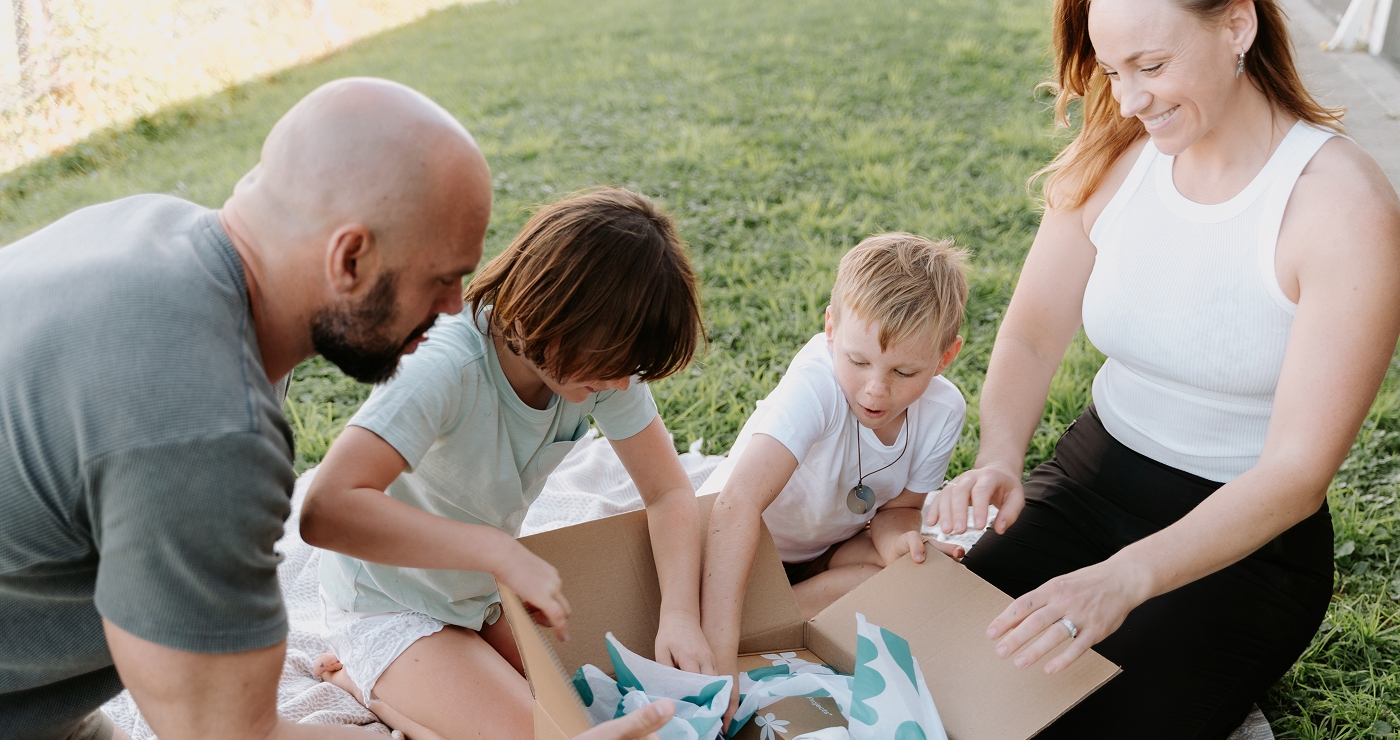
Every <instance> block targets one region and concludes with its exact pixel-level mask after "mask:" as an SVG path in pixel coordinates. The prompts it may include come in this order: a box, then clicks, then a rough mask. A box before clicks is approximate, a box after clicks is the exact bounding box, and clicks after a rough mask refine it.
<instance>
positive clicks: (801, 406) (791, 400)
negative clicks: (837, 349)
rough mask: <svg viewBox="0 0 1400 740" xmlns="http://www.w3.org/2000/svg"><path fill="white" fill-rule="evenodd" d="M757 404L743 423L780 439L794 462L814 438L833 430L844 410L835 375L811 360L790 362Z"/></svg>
mask: <svg viewBox="0 0 1400 740" xmlns="http://www.w3.org/2000/svg"><path fill="white" fill-rule="evenodd" d="M760 406H761V408H760V409H759V410H758V411H755V412H754V416H753V417H752V418H751V419H750V420H749V423H748V424H746V425H745V426H746V427H748V426H749V425H752V429H753V433H754V434H766V435H768V436H770V437H772V438H773V439H776V440H778V441H779V442H781V443H782V445H783V446H784V447H786V448H787V449H788V452H791V453H792V456H793V457H795V458H797V464H798V465H801V464H802V461H803V460H805V459H806V457H807V453H808V452H810V451H811V449H812V445H814V444H816V443H817V440H819V439H821V438H822V437H823V436H825V435H827V434H831V433H832V432H834V431H835V430H836V428H837V425H838V423H839V421H840V414H842V413H844V412H845V411H846V401H845V396H843V395H841V388H840V386H838V385H837V384H836V377H835V376H834V375H832V373H831V370H830V369H829V368H827V367H824V366H822V365H821V364H819V363H815V362H803V363H794V364H793V366H792V367H790V368H789V369H788V372H787V374H786V375H784V376H783V379H782V380H780V381H778V387H777V388H774V389H773V392H772V393H769V394H768V397H767V398H765V399H763V400H762V401H761V402H760Z"/></svg>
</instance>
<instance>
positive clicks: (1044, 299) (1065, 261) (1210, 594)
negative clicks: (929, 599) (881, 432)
mask: <svg viewBox="0 0 1400 740" xmlns="http://www.w3.org/2000/svg"><path fill="white" fill-rule="evenodd" d="M1054 14H1055V15H1054V24H1055V25H1054V32H1053V39H1054V40H1053V44H1054V55H1055V66H1056V80H1055V82H1054V86H1055V87H1056V88H1057V91H1058V99H1057V105H1056V113H1057V120H1058V121H1059V122H1060V123H1061V124H1064V125H1069V124H1068V115H1067V107H1068V105H1069V104H1070V103H1071V102H1072V101H1074V100H1080V101H1082V106H1083V110H1082V113H1083V115H1082V124H1081V126H1080V129H1079V132H1078V135H1077V137H1076V138H1075V139H1074V141H1073V142H1072V143H1070V144H1069V146H1067V147H1066V148H1065V149H1064V151H1062V152H1061V153H1060V155H1059V156H1058V157H1056V158H1055V160H1054V161H1053V162H1051V164H1050V165H1049V166H1048V167H1047V168H1046V169H1045V171H1043V172H1042V173H1041V174H1048V175H1049V177H1048V179H1047V180H1046V182H1045V201H1046V202H1045V205H1046V208H1045V214H1044V217H1043V219H1042V221H1041V225H1040V230H1039V232H1038V233H1037V235H1036V238H1035V241H1034V243H1033V245H1032V246H1031V250H1030V253H1029V255H1028V256H1027V258H1026V262H1025V266H1024V268H1023V270H1022V272H1021V278H1020V282H1019V283H1018V284H1017V287H1016V292H1015V294H1014V296H1013V297H1012V299H1011V305H1010V307H1009V308H1008V310H1007V313H1006V319H1005V321H1004V322H1003V323H1002V326H1001V328H1000V330H999V332H998V334H997V340H996V346H995V348H994V350H993V352H992V358H991V363H990V366H989V369H988V372H987V381H986V385H985V386H984V387H983V390H982V398H981V439H982V443H981V450H980V452H979V454H978V458H977V462H976V464H975V466H974V468H973V469H972V470H970V471H968V472H967V473H965V474H963V475H962V476H959V477H958V478H957V479H956V480H954V481H952V482H951V483H949V484H947V485H946V486H945V487H944V489H943V491H942V492H940V493H939V495H938V497H937V500H936V502H935V505H934V507H933V509H932V511H931V512H930V514H929V522H930V524H935V525H936V526H939V527H941V528H942V529H943V530H944V531H945V532H961V531H963V530H964V529H965V528H966V526H967V524H968V521H967V520H968V506H969V505H970V506H972V507H973V510H972V517H971V518H972V522H971V524H973V525H974V526H976V527H981V526H983V525H984V523H985V519H986V515H987V514H986V512H987V505H988V504H989V503H990V504H995V505H996V506H998V507H999V509H1000V512H999V514H998V515H997V520H996V522H995V523H994V526H993V531H991V532H988V533H987V535H985V536H984V537H983V539H982V540H981V541H980V542H979V543H978V544H977V545H976V546H974V547H973V548H972V550H971V551H970V552H969V554H968V556H967V558H966V560H965V561H964V562H965V563H966V565H967V566H968V567H969V568H970V569H971V570H972V571H974V572H976V573H978V574H979V575H981V576H982V577H983V578H986V579H987V580H989V581H991V582H992V583H993V584H995V585H997V586H998V587H1000V588H1001V589H1002V590H1004V591H1006V592H1008V593H1010V594H1011V595H1013V596H1014V597H1016V599H1015V601H1014V602H1013V603H1012V605H1011V606H1010V607H1008V608H1007V609H1006V611H1005V612H1003V613H1002V614H1001V615H1000V616H999V617H998V618H997V619H996V620H994V621H993V622H992V623H991V625H990V626H989V627H988V630H987V633H988V636H989V637H990V638H991V639H993V640H995V641H996V642H995V650H996V653H997V655H999V656H1001V657H1003V658H1006V659H1009V660H1013V661H1014V662H1015V664H1016V665H1017V666H1020V667H1022V668H1025V667H1029V666H1031V665H1033V664H1035V663H1036V662H1037V661H1038V660H1039V659H1040V658H1042V657H1044V656H1046V655H1049V654H1051V653H1052V652H1053V651H1055V650H1056V649H1058V648H1061V647H1062V648H1063V649H1062V650H1060V651H1059V652H1058V654H1055V655H1053V656H1052V657H1051V659H1050V660H1048V661H1047V662H1045V664H1044V670H1045V671H1046V672H1048V673H1055V672H1056V671H1059V670H1062V669H1064V668H1065V667H1066V666H1068V665H1069V664H1070V663H1072V662H1073V661H1074V660H1075V659H1076V658H1078V657H1079V656H1080V655H1082V654H1083V653H1084V652H1085V651H1086V650H1088V649H1089V648H1090V647H1094V648H1095V649H1096V650H1098V651H1099V652H1100V653H1101V654H1103V655H1104V656H1105V657H1107V658H1108V659H1110V660H1112V661H1114V662H1115V663H1117V664H1119V665H1121V666H1122V667H1123V673H1122V674H1121V675H1119V676H1118V677H1117V678H1114V679H1113V680H1112V681H1110V682H1109V683H1108V684H1107V685H1105V686H1104V687H1103V688H1102V689H1100V690H1099V691H1097V692H1096V693H1094V694H1092V695H1091V696H1090V697H1089V698H1088V699H1086V700H1085V701H1084V702H1083V703H1081V704H1080V705H1079V706H1078V707H1076V708H1075V709H1073V710H1071V711H1070V712H1069V713H1067V714H1066V715H1065V716H1064V717H1062V718H1061V720H1060V721H1058V722H1056V723H1055V724H1054V725H1052V726H1051V727H1050V728H1049V729H1047V730H1046V732H1045V734H1043V735H1042V737H1062V736H1063V737H1075V738H1091V737H1123V736H1132V737H1134V738H1142V737H1171V738H1197V737H1199V738H1222V737H1225V736H1226V735H1228V734H1229V733H1230V731H1231V730H1233V729H1234V728H1235V727H1237V726H1239V724H1240V723H1241V721H1242V720H1243V719H1244V717H1245V715H1246V714H1247V713H1248V711H1249V708H1250V705H1251V703H1253V702H1254V701H1256V700H1258V699H1259V698H1261V697H1262V696H1263V694H1264V693H1265V692H1266V691H1267V690H1268V688H1269V686H1271V685H1272V684H1273V683H1274V682H1275V681H1277V680H1278V678H1279V677H1280V676H1282V675H1283V674H1284V672H1285V671H1287V670H1288V668H1289V666H1291V665H1292V664H1293V661H1295V660H1296V659H1297V658H1298V655H1299V654H1301V653H1302V651H1303V650H1304V649H1305V648H1306V647H1307V646H1308V643H1309V641H1310V640H1311V639H1312V636H1313V635H1314V634H1315V633H1316V631H1317V627H1318V624H1319V623H1320V622H1321V621H1322V619H1323V616H1324V614H1325V613H1326V609H1327V604H1328V602H1329V600H1330V598H1331V591H1332V528H1331V519H1330V516H1329V514H1328V510H1327V505H1326V493H1327V487H1328V484H1329V482H1330V481H1331V479H1332V476H1333V475H1334V474H1335V473H1336V472H1337V469H1338V467H1339V466H1340V465H1341V463H1342V461H1343V460H1344V459H1345V457H1346V455H1347V451H1348V450H1349V449H1350V447H1351V443H1352V440H1353V439H1354V438H1355V436H1356V432H1357V430H1358V429H1359V428H1360V426H1361V422H1362V421H1363V420H1364V419H1365V417H1366V413H1367V410H1368V409H1369V408H1370V405H1371V402H1372V400H1373V399H1374V398H1375V395H1376V392H1377V390H1378V389H1379V387H1380V383H1381V380H1382V378H1383V377H1384V376H1385V373H1386V369H1387V367H1388V366H1389V364H1390V359H1391V355H1392V352H1393V351H1394V349H1395V342H1396V337H1397V335H1400V200H1398V199H1397V198H1396V193H1395V190H1394V189H1393V188H1392V187H1391V185H1390V183H1389V182H1388V181H1387V180H1386V178H1385V176H1384V174H1383V173H1382V172H1381V170H1380V168H1379V167H1378V166H1377V165H1376V163H1375V161H1374V160H1372V159H1371V157H1370V156H1369V155H1367V154H1366V153H1365V152H1364V151H1363V150H1362V149H1361V148H1360V147H1358V146H1357V145H1356V144H1355V143H1354V142H1352V141H1351V140H1349V139H1347V138H1346V137H1345V136H1343V135H1342V128H1341V120H1340V115H1341V112H1340V111H1333V110H1328V109H1325V108H1323V107H1321V106H1320V105H1318V103H1317V102H1316V101H1315V100H1313V98H1312V97H1311V96H1310V95H1309V94H1308V92H1307V90H1306V89H1305V88H1304V87H1303V84H1302V82H1301V80H1300V79H1299V77H1298V73H1297V71H1296V69H1295V68H1294V64H1293V60H1292V54H1291V50H1290V41H1289V38H1288V32H1287V27H1286V25H1285V20H1284V17H1283V14H1282V12H1281V11H1280V9H1279V7H1278V5H1277V3H1276V2H1275V0H1093V1H1092V2H1090V0H1057V2H1056V3H1055V11H1054ZM1081 325H1082V326H1083V327H1084V330H1085V333H1086V334H1087V336H1088V338H1089V339H1090V341H1092V342H1093V344H1094V345H1095V346H1096V347H1097V348H1098V349H1099V350H1100V351H1101V352H1103V353H1104V354H1105V355H1106V356H1107V358H1108V359H1107V361H1106V362H1105V363H1104V365H1103V367H1102V368H1101V369H1100V371H1099V373H1098V375H1097V376H1096V377H1095V379H1094V386H1093V403H1092V404H1090V406H1089V407H1088V408H1087V409H1086V410H1085V411H1084V413H1083V414H1082V415H1081V416H1080V417H1079V418H1078V419H1077V420H1076V421H1075V423H1074V424H1072V425H1071V426H1070V428H1069V429H1068V430H1067V431H1066V432H1065V434H1064V436H1063V437H1061V439H1060V441H1059V443H1058V444H1057V446H1056V451H1055V457H1054V458H1053V459H1051V460H1050V461H1048V462H1046V463H1045V464H1043V465H1041V466H1039V467H1037V468H1035V470H1033V471H1032V472H1031V473H1030V475H1029V476H1028V477H1027V478H1026V480H1025V482H1024V483H1023V482H1022V469H1023V465H1024V460H1025V450H1026V446H1027V444H1028V442H1029V441H1030V439H1031V435H1032V434H1033V433H1034V431H1035V428H1036V425H1037V423H1038V421H1039V419H1040V415H1041V411H1042V409H1043V408H1044V404H1045V399H1046V395H1047V392H1048V389H1049V386H1050V380H1051V377H1052V376H1053V375H1054V373H1055V370H1056V367H1057V366H1058V365H1059V363H1060V361H1061V359H1062V358H1063V357H1064V352H1065V349H1066V347H1067V346H1068V345H1069V342H1070V340H1071V339H1072V338H1073V336H1074V334H1075V332H1076V331H1077V330H1078V329H1079V327H1080V326H1081ZM1066 641H1068V643H1067V644H1064V643H1066Z"/></svg>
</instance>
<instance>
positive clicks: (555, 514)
mask: <svg viewBox="0 0 1400 740" xmlns="http://www.w3.org/2000/svg"><path fill="white" fill-rule="evenodd" d="M699 449H700V445H699V444H698V443H697V444H694V445H691V451H690V452H687V453H684V454H682V455H681V456H680V459H681V464H682V465H683V466H684V467H685V470H686V472H687V473H689V474H690V481H691V483H692V484H693V485H696V486H699V485H700V484H701V483H703V482H704V480H705V478H706V477H708V476H709V475H710V472H711V471H713V470H714V469H715V466H717V465H718V464H719V461H720V460H722V459H723V458H721V457H719V456H715V455H710V456H706V455H702V454H700V453H699ZM315 475H316V470H315V469H314V468H313V469H311V470H308V471H306V473H304V474H303V475H302V476H301V478H299V479H298V480H297V484H296V491H295V493H294V494H293V496H292V514H291V516H289V517H288V518H287V524H286V530H285V533H284V534H283V535H282V539H281V540H279V541H278V542H277V551H278V552H280V553H282V557H283V559H282V563H281V565H279V566H277V578H278V580H279V581H280V582H281V584H282V596H283V599H284V600H285V601H286V604H287V621H288V633H287V660H286V662H285V663H284V664H283V665H282V677H281V679H280V680H279V682H278V686H277V712H278V713H279V714H281V715H282V717H284V718H286V719H289V720H292V721H294V722H300V723H302V724H312V725H362V726H364V727H366V728H368V729H372V730H375V731H377V732H379V733H381V734H384V735H391V734H392V736H393V737H395V738H398V739H399V740H403V735H402V734H401V733H398V732H393V733H391V732H390V731H389V728H387V727H385V726H384V725H382V724H380V723H379V722H378V721H377V720H376V719H375V717H374V715H373V714H370V712H369V710H367V709H365V708H364V707H363V706H362V705H361V704H360V703H359V702H357V701H355V699H354V697H352V696H351V695H350V694H348V693H346V692H344V691H342V690H341V689H339V688H337V687H336V686H333V685H331V684H329V683H323V682H322V681H321V680H320V679H318V678H316V677H315V676H314V675H312V673H311V664H312V662H313V661H314V660H315V659H316V656H318V655H320V654H321V653H324V652H326V651H328V650H330V645H328V644H327V643H326V641H325V640H323V639H321V635H320V625H321V600H320V597H319V596H318V594H317V589H318V587H319V585H320V580H319V577H318V575H317V571H318V568H319V566H320V562H321V551H320V550H318V549H316V548H314V547H311V546H310V545H307V544H306V543H305V542H302V541H301V536H300V534H299V529H298V526H297V522H298V521H299V518H300V515H301V502H302V500H303V499H305V497H306V489H307V486H308V485H309V484H310V483H311V479H312V478H314V477H315ZM640 508H642V499H641V496H640V495H639V494H638V493H637V488H636V486H634V485H632V479H631V478H630V477H628V475H627V471H626V470H625V469H624V468H623V467H622V461H620V460H618V458H617V454H616V453H615V452H613V451H612V446H611V445H610V444H608V441H607V440H606V439H601V438H598V437H596V436H595V435H594V434H593V433H591V432H590V434H589V436H588V437H585V438H584V439H581V440H579V442H578V444H576V445H574V449H573V450H571V451H570V452H569V455H568V457H565V458H564V461H563V462H562V463H561V464H560V465H559V467H558V468H557V469H555V471H554V473H552V474H551V475H550V476H549V479H548V482H547V483H546V484H545V487H544V492H543V493H541V494H540V498H539V499H538V500H537V501H536V502H535V503H534V505H533V506H531V507H530V511H529V514H528V515H527V516H526V517H525V523H524V525H523V527H522V531H521V535H522V536H523V535H527V534H535V533H537V532H544V531H547V530H550V529H558V528H559V527H566V526H569V525H570V524H577V523H579V522H586V521H590V520H592V519H601V518H603V517H607V516H612V515H614V514H621V513H623V512H627V511H634V510H636V509H640ZM103 710H104V711H106V712H107V714H108V715H109V716H110V717H111V718H112V719H113V721H115V722H116V723H117V726H118V727H121V728H122V729H123V730H125V731H126V733H127V734H128V735H131V737H132V740H153V739H154V738H155V733H154V732H152V731H151V727H150V725H148V724H146V720H145V719H144V718H142V717H141V713H140V712H139V711H138V710H137V708H136V702H135V701H133V700H132V698H131V693H130V692H128V691H123V692H122V693H121V694H119V695H117V697H116V698H114V699H112V700H111V701H109V702H107V704H106V705H105V706H103Z"/></svg>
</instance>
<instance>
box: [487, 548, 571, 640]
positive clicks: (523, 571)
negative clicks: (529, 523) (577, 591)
mask: <svg viewBox="0 0 1400 740" xmlns="http://www.w3.org/2000/svg"><path fill="white" fill-rule="evenodd" d="M507 537H509V535H507ZM507 542H509V545H508V546H507V547H505V548H503V550H502V555H501V556H500V565H498V566H497V567H496V568H494V569H492V572H491V574H492V575H494V576H495V577H496V580H498V581H500V582H501V583H502V584H504V585H505V586H506V587H507V588H509V589H510V590H512V591H514V592H515V593H517V594H519V595H520V600H521V601H523V602H525V607H526V608H527V609H530V610H531V611H532V612H535V614H534V617H535V621H537V622H539V623H540V624H542V625H544V626H546V627H553V628H554V634H555V635H556V636H558V638H559V640H560V641H561V642H566V641H568V639H569V630H568V626H567V624H566V623H567V622H568V620H569V602H568V600H566V599H565V598H564V591H563V587H564V582H563V581H562V580H561V579H560V578H559V571H558V570H556V569H555V568H554V566H552V565H550V564H549V563H548V562H545V560H544V559H543V558H541V557H540V556H538V555H536V554H534V553H533V552H530V550H529V549H528V548H526V547H525V546H524V545H522V544H520V543H519V542H518V541H516V540H514V539H510V540H507Z"/></svg>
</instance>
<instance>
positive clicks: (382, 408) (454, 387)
mask: <svg viewBox="0 0 1400 740" xmlns="http://www.w3.org/2000/svg"><path fill="white" fill-rule="evenodd" d="M425 350H426V351H425ZM419 352H422V353H423V354H422V355H421V356H420V355H419V354H418V352H415V353H414V354H411V355H408V356H406V357H404V359H403V360H402V364H401V365H400V366H399V372H398V373H397V374H396V375H395V376H394V377H393V378H392V379H391V380H390V381H389V382H387V383H385V384H384V385H381V386H378V387H376V388H375V389H374V391H373V392H372V393H370V396H369V399H368V400H367V401H365V403H364V405H363V406H361V407H360V410H359V411H357V412H355V415H354V416H353V417H351V418H350V423H351V424H354V425H355V426H358V427H364V428H365V429H368V430H370V431H371V432H374V433H375V434H377V435H379V436H380V437H381V438H382V439H383V440H384V441H385V442H388V443H389V444H390V445H392V446H393V447H394V449H395V450H398V452H399V454H400V455H403V459H404V460H405V461H407V462H408V471H409V472H410V473H411V472H413V469H414V468H415V467H417V466H418V463H419V462H421V461H422V460H423V455H425V454H427V452H428V449H429V448H431V447H432V446H433V443H434V442H436V441H437V439H438V437H441V436H442V435H443V434H446V433H447V432H449V431H451V430H452V428H453V427H454V426H455V425H456V423H457V421H458V419H459V418H460V416H461V412H462V397H463V394H464V392H465V389H464V388H463V383H464V382H465V379H466V376H467V375H468V374H467V373H464V372H462V371H461V370H460V369H459V368H458V367H457V365H456V363H454V362H452V361H451V360H450V359H448V358H447V357H444V356H440V355H437V354H434V353H432V352H431V350H430V349H428V348H426V347H420V348H419Z"/></svg>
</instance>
